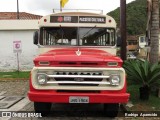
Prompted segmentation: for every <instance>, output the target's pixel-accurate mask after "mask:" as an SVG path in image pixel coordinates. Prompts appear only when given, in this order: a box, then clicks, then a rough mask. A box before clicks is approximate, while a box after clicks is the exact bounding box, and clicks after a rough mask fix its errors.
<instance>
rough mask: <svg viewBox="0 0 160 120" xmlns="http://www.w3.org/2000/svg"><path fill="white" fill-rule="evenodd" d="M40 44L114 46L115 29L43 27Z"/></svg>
mask: <svg viewBox="0 0 160 120" xmlns="http://www.w3.org/2000/svg"><path fill="white" fill-rule="evenodd" d="M40 34H41V35H40V44H41V45H56V46H57V45H68V46H114V45H115V29H114V28H100V27H99V28H98V27H96V26H94V27H61V26H60V27H43V28H41V29H40Z"/></svg>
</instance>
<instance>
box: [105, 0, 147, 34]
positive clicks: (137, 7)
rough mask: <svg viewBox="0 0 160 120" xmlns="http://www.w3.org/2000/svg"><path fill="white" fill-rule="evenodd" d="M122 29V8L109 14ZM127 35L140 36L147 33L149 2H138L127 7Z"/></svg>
mask: <svg viewBox="0 0 160 120" xmlns="http://www.w3.org/2000/svg"><path fill="white" fill-rule="evenodd" d="M108 15H110V16H112V17H113V18H114V19H115V20H116V22H117V25H118V26H117V27H120V8H117V9H115V10H114V11H111V12H109V13H108ZM126 22H127V34H128V35H139V34H144V33H145V31H146V23H147V0H136V1H133V2H131V3H129V4H127V5H126Z"/></svg>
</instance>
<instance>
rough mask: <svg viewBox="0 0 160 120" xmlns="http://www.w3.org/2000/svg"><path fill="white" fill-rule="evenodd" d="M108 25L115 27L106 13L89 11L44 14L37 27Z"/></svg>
mask: <svg viewBox="0 0 160 120" xmlns="http://www.w3.org/2000/svg"><path fill="white" fill-rule="evenodd" d="M59 26H62V27H93V26H96V27H108V28H116V22H115V20H114V19H113V18H112V17H111V16H108V15H102V14H98V13H89V12H59V13H53V14H50V15H47V16H44V17H42V18H41V19H40V21H39V27H59Z"/></svg>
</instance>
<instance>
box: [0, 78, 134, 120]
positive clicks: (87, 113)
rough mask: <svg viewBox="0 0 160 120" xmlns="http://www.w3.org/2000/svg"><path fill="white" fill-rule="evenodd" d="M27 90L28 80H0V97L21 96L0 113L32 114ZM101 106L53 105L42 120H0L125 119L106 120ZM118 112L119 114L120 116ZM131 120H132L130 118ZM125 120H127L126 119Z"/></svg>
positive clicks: (31, 119)
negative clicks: (15, 102)
mask: <svg viewBox="0 0 160 120" xmlns="http://www.w3.org/2000/svg"><path fill="white" fill-rule="evenodd" d="M28 89H29V84H28V80H17V81H15V80H14V81H13V80H6V81H4V80H3V81H2V80H0V96H5V97H7V96H22V97H24V98H23V99H22V100H20V101H19V102H17V104H15V105H13V106H11V107H10V108H8V109H0V111H20V112H28V113H30V112H32V113H33V112H34V108H33V102H30V101H29V100H28V97H27V92H28ZM102 110H103V105H101V104H94V105H93V104H92V105H91V104H53V105H52V110H51V113H50V114H49V116H48V117H43V118H33V117H32V118H31V117H30V118H25V117H24V118H19V117H14V118H13V117H11V118H9V117H7V118H2V117H1V118H0V120H123V119H126V118H123V117H119V118H114V119H113V118H112V119H111V118H107V117H105V116H104V115H103V114H102V112H103V111H102ZM121 113H122V112H120V113H119V114H121ZM130 119H132V118H130ZM127 120H129V119H128V118H127Z"/></svg>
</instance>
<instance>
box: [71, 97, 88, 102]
mask: <svg viewBox="0 0 160 120" xmlns="http://www.w3.org/2000/svg"><path fill="white" fill-rule="evenodd" d="M69 103H89V97H73V96H70V97H69Z"/></svg>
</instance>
